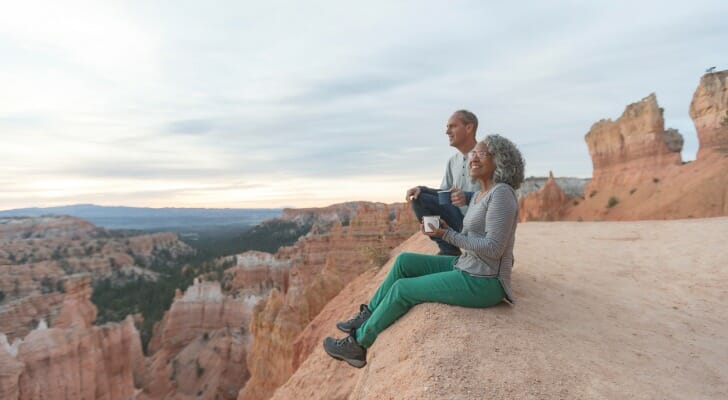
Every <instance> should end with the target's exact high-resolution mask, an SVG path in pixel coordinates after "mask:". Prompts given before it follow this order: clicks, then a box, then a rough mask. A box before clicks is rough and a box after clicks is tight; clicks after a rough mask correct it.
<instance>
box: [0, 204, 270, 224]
mask: <svg viewBox="0 0 728 400" xmlns="http://www.w3.org/2000/svg"><path fill="white" fill-rule="evenodd" d="M281 211H282V209H280V208H146V207H108V206H97V205H93V204H76V205H70V206H60V207H46V208H37V207H33V208H19V209H14V210H5V211H0V217H17V216H30V217H33V216H40V215H71V216H73V217H78V218H82V219H85V220H87V221H89V222H91V223H92V224H94V225H96V226H100V227H103V228H106V229H140V230H147V231H149V230H152V231H158V230H171V231H189V230H193V229H200V228H221V227H242V226H246V227H252V226H255V225H257V224H259V223H260V222H262V221H264V220H267V219H271V218H275V217H277V216H278V215H280V214H281Z"/></svg>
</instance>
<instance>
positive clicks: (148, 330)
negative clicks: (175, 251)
mask: <svg viewBox="0 0 728 400" xmlns="http://www.w3.org/2000/svg"><path fill="white" fill-rule="evenodd" d="M185 261H190V260H180V261H179V262H180V264H184V263H185ZM232 265H233V262H232V261H228V262H222V263H221V262H215V261H212V260H207V261H195V260H191V261H190V263H189V264H187V265H185V266H184V267H178V268H168V267H167V266H166V265H158V264H155V265H152V266H151V267H150V268H149V269H151V270H154V271H155V272H158V273H159V274H160V275H159V279H158V280H157V281H149V280H146V279H143V278H141V277H137V278H136V279H134V280H133V281H131V282H128V283H126V284H124V285H117V284H115V283H114V279H113V278H105V279H100V280H98V281H96V282H95V283H94V291H93V295H92V296H91V301H92V302H93V303H94V304H95V305H96V307H97V308H98V316H97V317H96V322H95V323H96V324H99V325H100V324H104V323H106V322H116V321H121V320H123V319H124V318H126V316H127V315H133V314H141V315H142V317H143V319H144V321H143V322H142V325H141V326H140V327H139V333H140V336H141V339H142V346H143V348H144V352H145V353H146V351H147V345H148V344H149V340H150V339H151V338H152V329H153V328H154V324H155V323H157V321H159V320H161V319H162V316H164V312H165V311H166V310H168V309H169V306H170V305H171V304H172V300H173V299H174V293H175V290H176V289H180V290H182V291H184V290H186V289H187V288H188V287H189V286H190V285H192V281H193V280H194V278H195V277H197V276H199V275H202V274H210V273H212V274H215V275H216V276H221V275H222V271H224V270H225V269H227V268H230V267H231V266H232Z"/></svg>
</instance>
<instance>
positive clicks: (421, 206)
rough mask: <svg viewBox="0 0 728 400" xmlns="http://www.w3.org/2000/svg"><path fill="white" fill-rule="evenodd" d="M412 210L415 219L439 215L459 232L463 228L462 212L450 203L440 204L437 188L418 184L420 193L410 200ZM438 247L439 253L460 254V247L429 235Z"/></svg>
mask: <svg viewBox="0 0 728 400" xmlns="http://www.w3.org/2000/svg"><path fill="white" fill-rule="evenodd" d="M411 204H412V211H414V212H415V215H416V216H417V220H419V221H420V222H422V217H423V216H424V215H439V216H440V218H441V219H444V220H445V222H446V223H447V225H448V226H449V227H450V228H452V229H454V230H456V231H458V232H460V231H462V230H463V213H462V212H460V209H459V208H458V207H456V206H454V205H452V204H445V205H440V204H439V203H438V201H437V190H436V189H432V188H428V187H424V186H420V195H419V196H417V198H416V199H414V200H412V203H411ZM430 239H432V240H434V241H435V243H437V246H438V247H440V253H444V254H451V255H457V254H460V249H458V248H457V247H455V246H453V245H451V244H450V243H447V242H446V241H444V240H442V239H440V238H436V237H430Z"/></svg>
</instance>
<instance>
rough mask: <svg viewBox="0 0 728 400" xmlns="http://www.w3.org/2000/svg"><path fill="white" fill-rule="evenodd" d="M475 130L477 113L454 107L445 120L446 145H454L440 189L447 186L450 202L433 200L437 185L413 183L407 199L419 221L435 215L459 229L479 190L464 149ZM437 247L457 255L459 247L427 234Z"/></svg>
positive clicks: (443, 252)
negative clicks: (447, 141) (448, 141)
mask: <svg viewBox="0 0 728 400" xmlns="http://www.w3.org/2000/svg"><path fill="white" fill-rule="evenodd" d="M477 130H478V117H476V116H475V114H473V113H472V112H470V111H467V110H459V111H455V112H454V113H453V115H452V116H451V117H450V119H449V120H448V121H447V130H446V131H445V134H447V137H448V138H449V140H450V146H452V147H454V148H456V149H458V152H457V153H455V154H454V155H453V156H452V157H450V160H448V162H447V166H446V167H445V176H444V177H443V178H442V183H441V184H440V190H449V189H451V190H452V192H451V194H450V200H451V201H452V204H445V205H440V204H439V203H438V201H437V189H431V188H428V187H425V186H417V187H413V188H412V189H409V190H408V191H407V201H408V202H410V205H411V206H412V210H413V211H414V212H415V215H417V219H418V220H420V221H422V216H423V215H439V216H440V218H442V219H444V220H445V222H446V223H447V224H448V226H450V227H451V228H452V229H455V230H456V231H458V232H460V231H461V230H462V228H463V217H464V216H465V212H466V211H467V210H468V206H467V204H468V203H469V202H470V198H471V197H472V195H473V193H474V192H477V191H478V190H480V184H479V183H478V182H477V181H476V180H473V179H471V178H470V167H469V166H468V153H469V152H470V150H472V149H473V148H474V147H475V145H476V144H477V140H475V132H476V131H477ZM431 239H432V240H434V241H435V242H436V243H437V245H438V246H439V247H440V252H439V253H437V254H439V255H454V256H457V255H460V249H459V248H457V247H455V246H453V245H451V244H449V243H447V242H445V241H444V240H442V239H440V238H436V237H434V236H433V237H431Z"/></svg>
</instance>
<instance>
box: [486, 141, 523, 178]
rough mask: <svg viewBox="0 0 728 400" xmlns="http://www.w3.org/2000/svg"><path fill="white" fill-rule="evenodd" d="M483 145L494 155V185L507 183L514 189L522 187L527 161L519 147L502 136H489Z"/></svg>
mask: <svg viewBox="0 0 728 400" xmlns="http://www.w3.org/2000/svg"><path fill="white" fill-rule="evenodd" d="M481 143H483V144H485V145H486V146H488V152H489V153H490V154H492V155H493V164H495V171H493V183H501V182H503V183H507V184H509V185H511V187H512V188H513V189H518V188H519V187H521V183H523V174H524V170H525V168H526V161H525V160H524V159H523V157H522V156H521V151H520V150H518V147H516V145H515V144H513V142H511V141H510V140H508V139H506V138H504V137H503V136H501V135H488V136H486V137H485V139H483V141H481Z"/></svg>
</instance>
